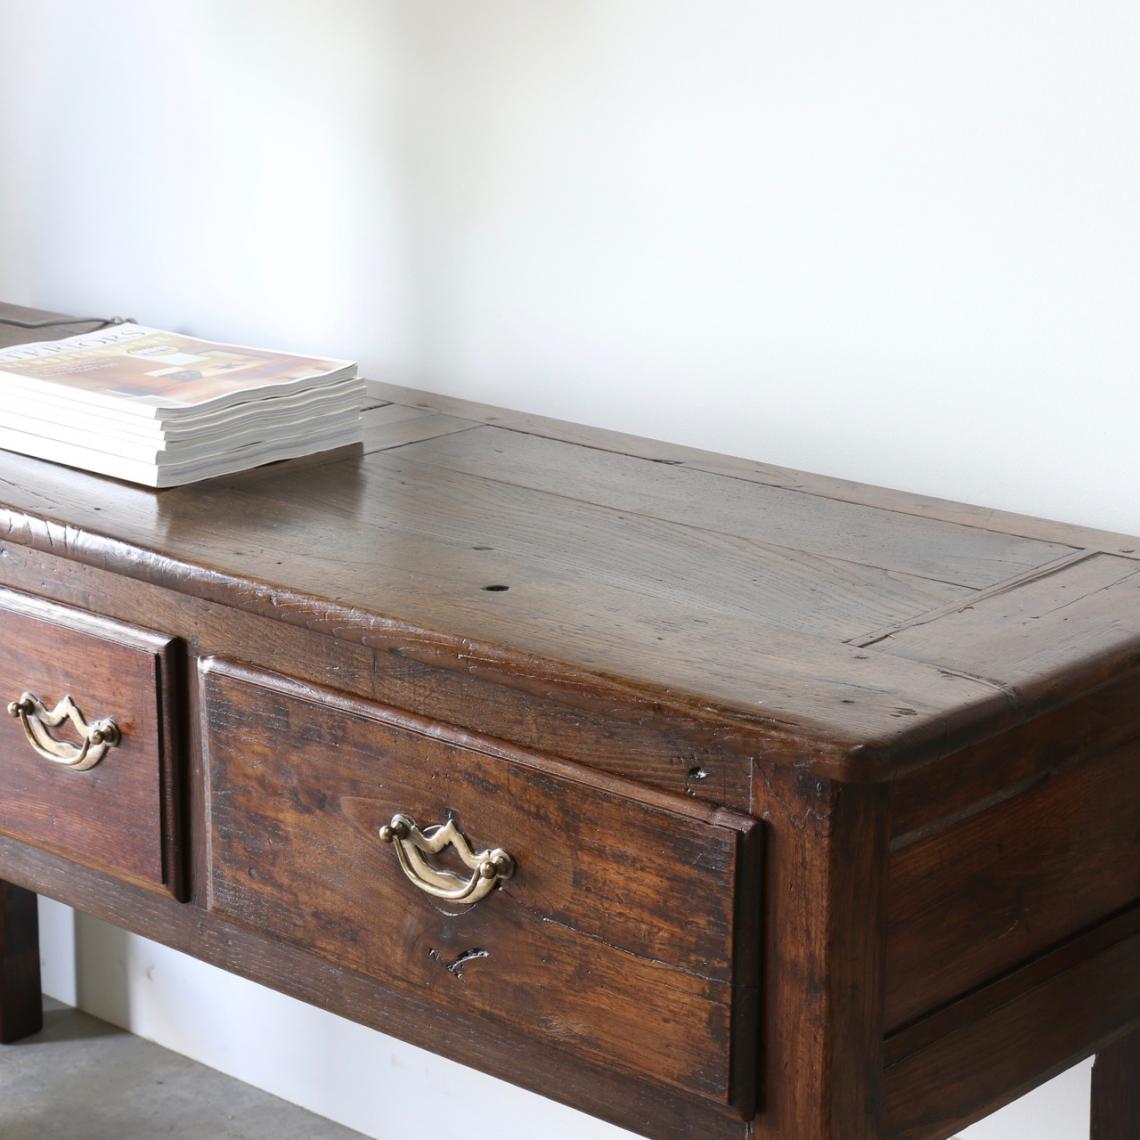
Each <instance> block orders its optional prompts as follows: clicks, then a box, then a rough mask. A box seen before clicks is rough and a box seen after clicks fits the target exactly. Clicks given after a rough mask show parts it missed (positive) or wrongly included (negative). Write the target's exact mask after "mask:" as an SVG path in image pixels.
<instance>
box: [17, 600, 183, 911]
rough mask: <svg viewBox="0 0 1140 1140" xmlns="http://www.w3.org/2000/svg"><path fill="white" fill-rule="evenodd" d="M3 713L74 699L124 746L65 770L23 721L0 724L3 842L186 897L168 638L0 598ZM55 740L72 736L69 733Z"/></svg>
mask: <svg viewBox="0 0 1140 1140" xmlns="http://www.w3.org/2000/svg"><path fill="white" fill-rule="evenodd" d="M0 647H2V652H0V702H2V703H3V705H4V706H5V707H6V706H7V704H8V703H9V702H10V701H15V700H16V699H18V698H19V697H20V695H21V694H22V693H23V692H25V691H28V692H32V693H34V694H35V695H36V696H37V697H39V698H40V699H41V700H42V701H43V702H44V703H45V704H46V705H47V707H48V708H51V707H53V706H54V705H55V704H56V702H58V701H59V700H61V699H62V698H63V697H65V696H71V697H72V698H73V699H74V700H75V701H76V702H77V703H78V705H79V707H80V709H81V710H82V711H83V714H84V715H85V716H86V717H87V718H88V719H89V720H95V719H99V718H102V717H111V718H113V719H114V721H115V723H116V725H117V726H118V728H119V730H120V732H121V734H122V739H121V741H120V742H119V744H118V745H117V746H116V747H114V748H112V749H111V750H110V751H109V752H108V753H107V755H106V757H105V758H104V759H103V760H102V761H100V763H99V764H98V765H96V766H95V767H94V768H91V769H89V770H88V771H83V772H80V771H72V770H70V769H67V768H64V767H61V766H60V765H57V764H53V763H51V762H49V761H46V760H44V759H43V758H42V757H40V756H38V755H37V754H36V752H35V751H34V750H33V749H32V748H31V746H30V745H29V743H28V741H27V740H26V738H25V736H24V730H23V728H22V726H21V724H20V722H19V721H18V720H14V719H13V718H11V717H8V716H4V717H2V718H0V781H2V786H3V790H4V794H3V798H2V799H0V831H2V832H5V833H7V834H8V835H13V836H16V837H17V838H21V839H26V840H27V841H28V842H30V843H36V844H39V845H41V846H44V847H51V848H54V849H56V850H58V851H61V852H63V853H64V854H66V855H68V856H69V857H71V858H73V859H77V860H79V861H80V862H83V863H89V864H91V865H92V866H97V867H103V868H106V869H108V870H111V871H113V872H114V873H115V874H119V875H123V876H126V877H128V878H131V879H134V880H136V881H138V882H142V883H149V884H152V885H154V886H157V887H163V888H165V889H168V890H171V891H172V892H173V893H175V894H177V893H178V892H179V891H180V889H181V864H182V857H181V851H180V849H179V828H178V822H179V821H178V814H177V790H178V789H177V785H178V781H177V778H176V777H177V772H176V768H175V759H176V757H175V748H174V740H173V737H174V725H175V723H176V718H177V717H178V715H179V709H178V708H177V704H176V701H175V699H174V695H173V684H174V678H173V670H174V661H173V642H172V639H171V638H169V637H166V636H163V635H161V634H156V633H152V632H150V631H149V630H144V629H140V628H138V627H137V626H133V625H126V624H124V623H122V622H116V621H111V620H110V619H108V618H106V617H102V616H99V615H95V614H90V613H86V612H85V611H83V610H76V609H71V608H69V607H66V606H61V605H57V604H55V603H53V602H48V601H45V600H43V599H41V598H35V597H32V596H30V595H27V594H20V593H15V592H13V591H11V590H3V589H0ZM56 735H57V736H61V737H65V738H70V737H71V736H73V733H72V730H71V728H70V726H66V727H62V728H60V729H59V730H57V733H56Z"/></svg>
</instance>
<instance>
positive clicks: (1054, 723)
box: [885, 670, 1140, 1140]
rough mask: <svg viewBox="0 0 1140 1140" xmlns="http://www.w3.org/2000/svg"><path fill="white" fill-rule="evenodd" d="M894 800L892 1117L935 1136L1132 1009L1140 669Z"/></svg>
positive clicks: (1113, 1029)
mask: <svg viewBox="0 0 1140 1140" xmlns="http://www.w3.org/2000/svg"><path fill="white" fill-rule="evenodd" d="M892 808H893V812H892V824H893V831H894V836H893V839H892V855H891V870H890V876H889V882H890V886H889V903H888V922H887V962H888V973H887V994H886V1002H885V1012H886V1017H885V1024H886V1027H887V1030H888V1037H887V1044H886V1062H887V1069H886V1077H885V1107H886V1118H887V1132H888V1135H890V1136H892V1137H900V1138H903V1137H905V1138H908V1140H936V1138H939V1137H946V1136H950V1135H952V1134H953V1133H954V1132H955V1131H957V1130H959V1129H961V1128H962V1127H964V1126H966V1125H967V1124H969V1123H971V1122H972V1121H974V1120H977V1119H979V1118H981V1117H982V1116H985V1115H987V1114H988V1113H989V1112H991V1111H993V1110H994V1109H996V1108H998V1107H1000V1106H1001V1105H1002V1104H1004V1103H1007V1102H1008V1101H1010V1100H1012V1099H1014V1097H1016V1096H1017V1095H1020V1094H1021V1093H1024V1092H1027V1091H1029V1090H1030V1089H1031V1088H1033V1087H1035V1086H1036V1085H1038V1084H1040V1083H1041V1082H1042V1081H1044V1080H1046V1079H1048V1078H1049V1077H1051V1076H1053V1075H1055V1074H1056V1073H1059V1072H1061V1071H1062V1070H1064V1069H1065V1068H1068V1067H1069V1066H1071V1065H1072V1064H1075V1063H1076V1062H1077V1061H1079V1060H1081V1059H1082V1058H1084V1057H1087V1056H1088V1055H1089V1054H1090V1053H1092V1052H1095V1051H1096V1050H1097V1049H1099V1048H1100V1047H1101V1046H1102V1044H1108V1043H1110V1042H1111V1041H1112V1040H1113V1039H1114V1038H1115V1037H1117V1036H1118V1035H1119V1034H1121V1033H1122V1032H1124V1031H1127V1030H1128V1028H1129V1027H1130V1026H1131V1025H1133V1024H1136V1023H1138V1022H1140V670H1133V671H1132V672H1130V673H1125V674H1123V675H1121V676H1118V677H1117V678H1115V679H1114V680H1113V681H1111V682H1110V683H1108V684H1106V685H1104V686H1102V687H1101V688H1099V689H1097V690H1095V691H1093V692H1092V693H1090V694H1088V695H1086V696H1084V697H1081V698H1079V699H1078V700H1076V701H1073V702H1071V703H1069V704H1067V705H1064V706H1062V707H1059V708H1057V709H1056V710H1054V711H1053V712H1051V713H1049V714H1047V715H1046V716H1043V717H1041V718H1039V719H1038V720H1036V721H1034V722H1031V723H1029V724H1026V725H1023V726H1021V727H1019V728H1016V729H1014V730H1011V731H1010V732H1007V733H1005V734H1002V735H1001V736H998V737H995V738H994V739H992V740H990V741H987V742H985V743H984V744H982V745H979V746H976V747H975V748H973V749H969V750H966V751H964V752H962V753H959V754H957V755H955V756H951V757H948V758H947V759H945V760H944V761H942V762H941V763H939V764H937V765H934V766H931V767H930V768H928V769H922V770H919V771H917V772H915V773H913V774H912V775H910V776H908V777H905V778H904V779H902V780H901V781H900V782H899V783H897V784H896V785H895V788H894V794H893V799H892Z"/></svg>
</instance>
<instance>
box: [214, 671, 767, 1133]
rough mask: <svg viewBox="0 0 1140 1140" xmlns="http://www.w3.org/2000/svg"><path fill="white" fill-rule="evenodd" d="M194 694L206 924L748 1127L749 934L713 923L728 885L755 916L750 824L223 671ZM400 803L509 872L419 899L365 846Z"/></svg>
mask: <svg viewBox="0 0 1140 1140" xmlns="http://www.w3.org/2000/svg"><path fill="white" fill-rule="evenodd" d="M202 684H203V690H204V701H203V717H204V721H203V723H204V737H205V747H206V754H207V757H208V763H209V794H208V808H209V816H210V830H209V836H210V847H211V854H210V860H209V864H210V886H209V909H210V910H211V911H212V912H214V913H217V914H223V915H227V916H228V917H230V918H233V919H235V920H237V921H239V922H242V923H243V924H245V925H247V926H251V927H253V928H255V929H259V930H263V931H266V932H268V933H271V934H274V935H277V936H278V937H281V938H285V939H287V940H288V941H290V942H293V943H295V944H296V945H298V946H301V947H303V948H305V949H309V950H311V951H313V952H314V953H316V954H319V955H321V956H322V957H325V958H328V959H329V960H331V961H337V962H340V963H342V964H344V965H346V966H348V967H351V968H352V969H355V970H359V971H360V972H361V973H364V974H368V975H371V976H373V977H376V978H380V979H382V980H384V981H385V982H386V983H387V984H389V985H393V986H401V987H407V988H411V989H414V990H417V991H420V992H422V993H424V994H426V995H430V1000H432V1001H434V1002H435V1003H436V1004H438V1005H439V1007H440V1016H442V1017H454V1018H464V1017H466V1016H468V1015H469V1014H470V1013H471V1012H472V1011H477V1012H479V1013H481V1014H482V1015H484V1016H487V1017H493V1018H496V1019H500V1020H503V1021H506V1022H508V1023H512V1024H516V1025H523V1026H526V1025H534V1024H538V1025H541V1026H543V1027H544V1030H545V1035H546V1037H547V1038H548V1039H549V1040H551V1041H552V1042H554V1043H557V1044H559V1045H560V1046H561V1047H563V1048H565V1049H566V1050H567V1051H569V1052H572V1053H577V1054H580V1055H582V1056H583V1057H585V1058H587V1059H590V1060H594V1061H597V1062H601V1063H605V1064H609V1065H613V1066H615V1067H618V1068H623V1069H626V1070H630V1071H633V1072H639V1073H643V1074H645V1075H647V1076H649V1077H651V1078H654V1079H657V1080H662V1081H665V1082H666V1083H668V1084H673V1085H677V1086H678V1087H680V1088H683V1089H686V1090H688V1091H691V1092H696V1093H699V1094H702V1095H707V1096H710V1097H712V1098H714V1099H716V1100H719V1101H722V1102H726V1103H728V1102H735V1103H736V1104H738V1105H742V1106H744V1107H747V1108H749V1109H750V1111H749V1113H748V1114H749V1115H751V1106H752V1105H753V1103H754V1096H753V1083H754V1080H753V1078H754V1070H755V1060H754V1046H755V1041H756V1036H757V1026H756V1024H755V1022H754V1021H750V1020H747V1019H746V1018H742V1017H741V1016H740V1014H741V1010H740V1009H739V1008H738V1004H737V997H738V996H739V994H738V989H739V987H747V988H755V986H756V979H757V969H758V962H757V957H758V954H757V951H758V946H756V945H750V944H748V943H749V942H751V941H752V940H753V939H755V938H756V937H757V931H756V924H755V923H750V924H749V931H748V932H747V933H748V935H749V937H748V938H744V939H742V938H741V937H740V931H739V930H738V929H737V926H736V923H735V921H734V920H735V915H736V909H737V906H738V905H739V897H740V893H741V891H742V889H743V890H744V891H747V892H750V893H751V895H752V898H751V899H750V902H751V903H752V904H753V905H755V904H756V902H757V900H756V893H757V891H758V886H759V879H758V876H757V870H758V869H757V867H756V866H755V861H756V858H757V855H758V850H759V843H758V836H757V835H755V834H754V833H755V832H756V831H757V825H756V823H755V821H754V820H752V819H750V818H749V817H747V816H740V815H737V814H735V813H732V812H728V811H725V810H723V809H715V808H714V809H709V808H706V807H702V806H700V805H698V804H696V803H694V802H693V801H691V800H687V799H684V798H670V797H664V796H660V795H654V794H652V793H649V792H647V791H646V790H645V789H644V788H639V787H637V786H636V785H629V784H626V783H624V782H622V781H618V780H616V779H614V778H613V777H606V776H601V775H599V774H597V773H593V772H591V771H590V770H588V769H585V768H582V767H580V766H578V765H572V764H568V763H566V762H564V761H557V760H554V759H553V758H551V757H542V756H539V755H537V754H533V753H526V752H523V751H521V750H519V749H516V748H511V747H508V746H506V745H503V744H500V743H497V742H495V741H492V740H490V739H488V738H485V737H480V736H476V735H475V734H472V733H468V732H464V731H461V730H455V729H451V728H449V727H448V726H446V725H442V724H440V723H438V722H434V721H428V720H425V719H424V718H422V717H416V716H412V715H410V714H408V713H402V712H399V711H397V710H395V709H391V708H386V707H384V706H381V705H376V704H371V703H365V702H362V701H359V700H356V699H353V698H348V697H345V696H342V695H340V694H337V693H335V692H333V691H331V690H328V689H319V688H314V687H313V686H306V685H300V684H298V683H296V682H293V681H289V680H287V679H285V678H281V677H277V676H273V675H269V674H263V673H255V672H253V671H251V670H248V669H244V668H241V667H236V666H233V665H229V664H227V663H225V662H217V661H211V662H206V663H205V664H204V671H203V675H202ZM401 811H402V812H406V813H408V814H410V815H411V816H412V817H413V818H415V819H416V820H417V821H418V822H419V823H420V824H421V826H424V827H426V826H428V825H429V824H442V823H444V822H446V821H447V820H449V819H450V820H454V821H456V822H457V823H458V824H459V826H460V828H461V829H462V830H463V831H464V833H465V834H466V835H467V836H468V838H469V839H470V840H471V842H472V844H473V845H474V846H475V848H476V849H480V848H484V847H498V846H502V847H504V848H506V849H508V850H509V851H510V853H511V855H512V856H513V857H514V858H515V860H516V861H517V864H518V869H517V872H516V874H515V875H514V877H513V878H512V879H510V880H509V881H508V882H505V883H503V884H502V885H501V886H500V887H499V888H498V889H497V890H496V891H495V892H494V893H493V894H492V895H491V896H490V897H489V898H487V899H485V900H483V901H482V902H481V903H479V904H477V905H476V906H473V907H468V908H464V907H458V908H457V907H455V906H454V905H453V906H448V905H447V904H441V903H439V902H437V901H436V900H434V899H432V898H431V897H430V896H428V895H425V894H424V893H423V892H422V891H419V890H418V889H417V888H416V887H415V886H414V885H413V884H411V883H410V882H409V881H408V880H407V879H406V878H405V876H404V875H403V873H402V872H401V871H400V869H399V865H398V863H397V860H396V858H395V855H394V853H393V851H392V849H391V848H390V847H388V846H386V845H385V844H383V843H382V842H381V841H380V839H379V837H378V834H377V832H378V829H379V827H380V826H381V825H382V824H385V823H387V822H388V821H389V820H390V819H391V818H392V816H393V815H394V814H395V813H396V812H401ZM468 955H470V956H472V960H471V961H469V962H468V964H466V965H464V960H465V956H468ZM476 955H477V957H475V956H476ZM583 978H589V979H590V982H591V984H589V985H583V984H582V979H583ZM754 1005H755V1003H754V1001H752V1000H751V999H750V997H749V995H747V994H745V995H744V1008H745V1011H749V1012H751V1011H752V1010H753V1007H754ZM726 1043H730V1048H729V1049H725V1048H724V1045H725V1044H726ZM737 1052H743V1053H744V1054H745V1056H746V1057H752V1058H753V1060H752V1061H751V1063H750V1065H749V1067H748V1068H749V1071H748V1077H749V1080H748V1083H747V1084H746V1085H745V1086H744V1087H742V1088H737V1089H733V1088H731V1087H730V1085H731V1081H730V1076H731V1071H732V1060H733V1057H734V1055H735V1054H736V1053H737Z"/></svg>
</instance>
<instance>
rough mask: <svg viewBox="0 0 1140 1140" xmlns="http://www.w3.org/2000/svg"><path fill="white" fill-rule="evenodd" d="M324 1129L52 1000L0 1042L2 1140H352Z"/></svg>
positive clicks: (300, 1112) (327, 1124)
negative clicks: (38, 1027) (17, 1038)
mask: <svg viewBox="0 0 1140 1140" xmlns="http://www.w3.org/2000/svg"><path fill="white" fill-rule="evenodd" d="M360 1135H361V1134H360V1133H359V1132H354V1131H352V1130H351V1129H349V1128H344V1127H342V1126H341V1125H339V1124H333V1123H332V1122H331V1121H329V1120H325V1119H323V1118H322V1117H319V1116H314V1115H313V1114H312V1113H309V1112H305V1111H304V1109H300V1108H297V1107H296V1106H294V1105H291V1104H288V1103H287V1102H286V1101H283V1100H278V1098H277V1097H274V1096H270V1095H269V1094H268V1093H264V1092H261V1091H260V1090H258V1089H255V1088H252V1087H251V1086H250V1085H245V1084H242V1083H241V1082H240V1081H235V1080H234V1079H233V1078H232V1077H227V1076H224V1075H223V1074H221V1073H218V1072H215V1071H214V1070H213V1069H207V1068H206V1066H205V1065H199V1064H198V1063H197V1062H196V1061H190V1060H187V1059H186V1058H185V1057H180V1056H179V1055H178V1054H177V1053H171V1052H170V1051H169V1050H167V1049H163V1048H160V1047H159V1046H158V1045H152V1044H150V1043H148V1042H146V1041H142V1040H140V1039H139V1038H137V1037H132V1036H131V1035H130V1034H129V1033H126V1032H124V1031H123V1030H121V1029H116V1028H115V1027H114V1026H113V1025H108V1024H107V1023H106V1022H105V1021H98V1020H97V1019H96V1018H94V1017H89V1016H88V1015H87V1014H85V1013H80V1012H79V1011H78V1010H74V1009H68V1008H67V1007H66V1006H62V1005H60V1004H59V1003H58V1002H53V1001H48V1002H47V1003H46V1004H45V1014H44V1030H43V1032H42V1033H39V1034H37V1035H36V1036H35V1037H29V1038H27V1040H25V1041H21V1042H19V1043H18V1044H16V1045H0V1137H3V1140H158V1138H160V1137H176V1138H177V1140H354V1138H355V1140H359V1137H360Z"/></svg>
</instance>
